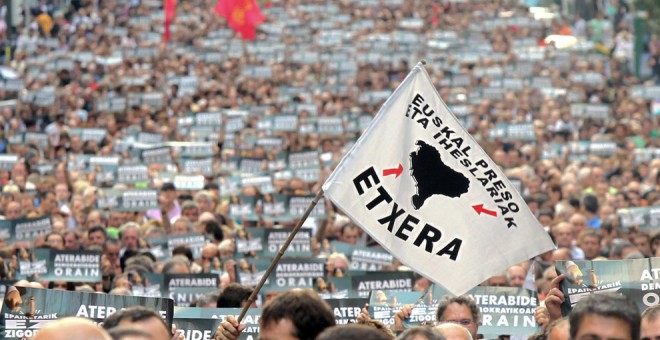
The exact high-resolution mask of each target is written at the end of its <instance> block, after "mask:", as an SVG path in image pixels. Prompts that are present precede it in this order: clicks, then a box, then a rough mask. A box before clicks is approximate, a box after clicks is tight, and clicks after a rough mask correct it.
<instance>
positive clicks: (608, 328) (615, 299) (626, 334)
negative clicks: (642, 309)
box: [569, 293, 641, 340]
mask: <svg viewBox="0 0 660 340" xmlns="http://www.w3.org/2000/svg"><path fill="white" fill-rule="evenodd" d="M640 321H641V317H640V315H639V311H638V310H637V306H636V305H635V304H634V303H633V302H632V301H630V299H628V298H627V297H625V296H623V295H620V294H617V293H603V294H593V295H589V296H587V297H585V298H583V299H582V300H580V301H579V302H578V303H577V305H575V308H573V310H572V311H571V314H570V315H569V322H570V330H571V339H574V340H587V339H589V340H593V339H622V340H639V330H640Z"/></svg>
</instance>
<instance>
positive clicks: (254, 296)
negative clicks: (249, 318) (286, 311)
mask: <svg viewBox="0 0 660 340" xmlns="http://www.w3.org/2000/svg"><path fill="white" fill-rule="evenodd" d="M321 197H323V189H321V190H319V192H318V193H317V194H316V197H314V199H313V200H312V202H311V203H310V204H309V206H308V207H307V210H305V213H304V214H303V215H302V217H301V218H300V220H299V221H298V223H297V224H296V226H295V227H294V228H293V230H291V233H290V234H289V238H287V240H286V241H285V242H284V244H282V247H281V248H280V251H279V252H278V253H277V255H275V258H273V261H272V262H271V263H270V265H269V266H268V269H266V272H265V273H264V275H263V276H262V277H261V280H259V283H258V284H257V286H256V287H254V290H253V291H252V294H251V295H250V297H249V298H248V301H247V303H246V304H245V307H243V310H241V314H240V315H239V316H238V322H241V320H243V317H244V316H245V314H246V313H247V311H248V308H250V306H251V305H252V304H253V303H254V301H255V300H256V299H257V294H259V291H260V290H261V288H262V287H263V286H264V283H266V280H267V279H268V276H270V273H271V272H272V271H273V269H275V266H276V265H277V263H278V262H279V261H280V259H281V258H282V256H283V255H284V252H285V251H286V249H287V248H288V247H289V244H291V241H293V238H294V237H295V236H296V234H297V233H298V231H299V230H300V228H302V225H303V223H305V221H306V220H307V217H309V214H311V213H312V210H313V209H314V207H315V206H316V204H317V203H318V202H319V200H321Z"/></svg>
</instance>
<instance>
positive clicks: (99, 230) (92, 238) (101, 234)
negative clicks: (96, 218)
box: [87, 225, 108, 246]
mask: <svg viewBox="0 0 660 340" xmlns="http://www.w3.org/2000/svg"><path fill="white" fill-rule="evenodd" d="M107 239H108V233H107V232H106V231H105V228H103V227H101V226H99V225H97V226H94V227H91V228H90V229H89V230H88V231H87V240H88V241H89V245H98V246H103V244H105V241H106V240H107Z"/></svg>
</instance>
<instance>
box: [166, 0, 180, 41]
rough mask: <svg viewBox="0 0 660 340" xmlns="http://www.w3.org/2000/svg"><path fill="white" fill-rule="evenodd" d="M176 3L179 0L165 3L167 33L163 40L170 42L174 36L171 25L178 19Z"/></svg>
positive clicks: (168, 0) (167, 0)
mask: <svg viewBox="0 0 660 340" xmlns="http://www.w3.org/2000/svg"><path fill="white" fill-rule="evenodd" d="M176 2H177V0H165V2H164V3H163V11H164V12H165V31H164V33H163V40H164V41H165V42H168V41H170V38H171V37H172V34H171V32H170V25H171V24H172V21H173V20H174V18H175V17H176Z"/></svg>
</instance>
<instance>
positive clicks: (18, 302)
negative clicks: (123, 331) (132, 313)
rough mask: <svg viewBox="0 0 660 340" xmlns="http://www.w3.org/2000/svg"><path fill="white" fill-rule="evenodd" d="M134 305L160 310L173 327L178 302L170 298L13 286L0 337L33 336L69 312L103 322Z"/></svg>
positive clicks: (1, 318) (6, 300)
mask: <svg viewBox="0 0 660 340" xmlns="http://www.w3.org/2000/svg"><path fill="white" fill-rule="evenodd" d="M132 306H144V307H146V308H149V309H153V310H155V311H157V312H158V313H159V314H160V315H161V317H162V318H163V319H164V320H165V324H166V325H167V327H168V329H169V328H171V327H172V316H173V310H174V304H173V302H172V300H170V299H159V298H146V297H135V296H122V295H109V294H97V293H83V292H71V291H63V290H51V289H37V288H25V287H13V286H10V287H8V288H7V292H6V293H5V297H4V303H3V305H2V314H0V337H1V338H3V339H7V340H19V339H24V338H26V337H31V336H34V335H35V334H36V333H37V332H38V331H39V329H41V328H42V327H43V326H44V325H46V324H47V323H49V322H52V321H54V320H57V319H61V318H64V317H67V316H78V317H83V318H86V319H90V320H92V321H94V322H97V323H101V322H103V320H104V319H105V318H107V317H108V316H110V315H112V314H113V313H114V312H116V311H118V310H122V309H124V308H128V307H132Z"/></svg>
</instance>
